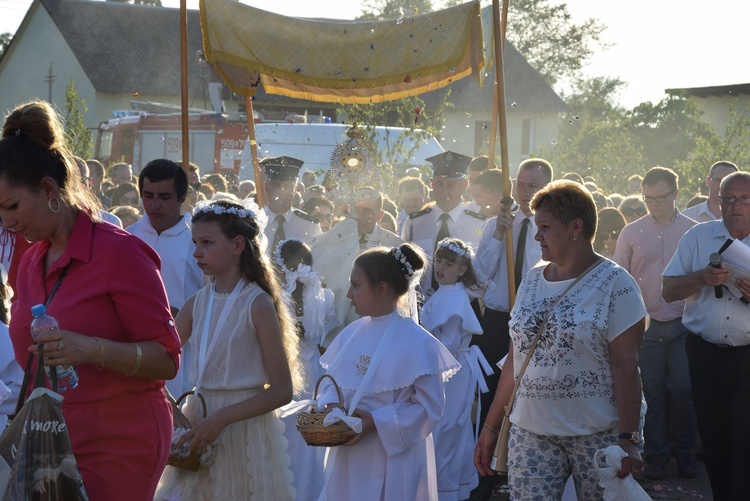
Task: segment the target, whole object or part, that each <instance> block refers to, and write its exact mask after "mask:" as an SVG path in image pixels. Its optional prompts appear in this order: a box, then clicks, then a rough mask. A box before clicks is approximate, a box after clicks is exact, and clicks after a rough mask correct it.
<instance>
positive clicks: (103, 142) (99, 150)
mask: <svg viewBox="0 0 750 501" xmlns="http://www.w3.org/2000/svg"><path fill="white" fill-rule="evenodd" d="M111 156H112V131H111V130H104V129H99V141H98V144H97V145H96V158H97V159H99V160H107V159H109V158H110V157H111Z"/></svg>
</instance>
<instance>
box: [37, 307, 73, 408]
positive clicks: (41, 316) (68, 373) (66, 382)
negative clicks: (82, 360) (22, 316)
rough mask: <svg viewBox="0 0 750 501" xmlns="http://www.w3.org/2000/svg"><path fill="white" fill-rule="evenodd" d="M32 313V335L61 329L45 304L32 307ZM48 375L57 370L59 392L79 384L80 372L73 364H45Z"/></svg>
mask: <svg viewBox="0 0 750 501" xmlns="http://www.w3.org/2000/svg"><path fill="white" fill-rule="evenodd" d="M31 314H32V315H34V320H33V321H32V322H31V337H33V338H34V339H36V338H37V337H39V335H41V334H44V333H45V332H50V331H57V330H60V326H59V325H58V323H57V320H55V317H52V316H50V315H47V308H45V306H44V305H43V304H38V305H36V306H32V307H31ZM44 370H45V372H46V373H47V377H50V373H51V371H52V370H56V371H57V392H58V393H63V392H64V391H65V390H67V389H68V388H75V387H76V386H78V372H77V371H76V368H75V367H73V366H72V365H58V366H55V367H50V366H45V367H44Z"/></svg>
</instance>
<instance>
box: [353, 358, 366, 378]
mask: <svg viewBox="0 0 750 501" xmlns="http://www.w3.org/2000/svg"><path fill="white" fill-rule="evenodd" d="M369 365H370V355H360V357H359V363H358V364H357V363H355V364H354V367H356V368H357V376H364V375H365V374H367V367H368V366H369Z"/></svg>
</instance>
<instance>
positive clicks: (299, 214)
mask: <svg viewBox="0 0 750 501" xmlns="http://www.w3.org/2000/svg"><path fill="white" fill-rule="evenodd" d="M292 214H294V215H295V216H297V217H299V218H302V219H304V220H305V221H310V222H311V223H316V224H317V222H318V220H317V219H315V218H314V217H312V216H309V215H308V214H307V212H305V211H302V210H299V209H292Z"/></svg>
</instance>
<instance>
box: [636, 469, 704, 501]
mask: <svg viewBox="0 0 750 501" xmlns="http://www.w3.org/2000/svg"><path fill="white" fill-rule="evenodd" d="M696 465H697V466H698V476H697V477H695V478H682V477H680V476H679V475H678V474H677V464H676V463H675V462H674V461H670V463H669V464H668V465H667V478H665V479H664V480H657V481H655V482H652V481H650V480H644V481H643V482H641V485H642V486H643V488H644V489H646V492H647V493H648V494H649V496H651V498H652V499H679V500H685V501H697V500H704V501H711V500H712V499H713V497H712V496H711V485H710V484H709V482H708V475H707V474H706V465H705V464H704V463H703V461H697V462H696Z"/></svg>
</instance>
